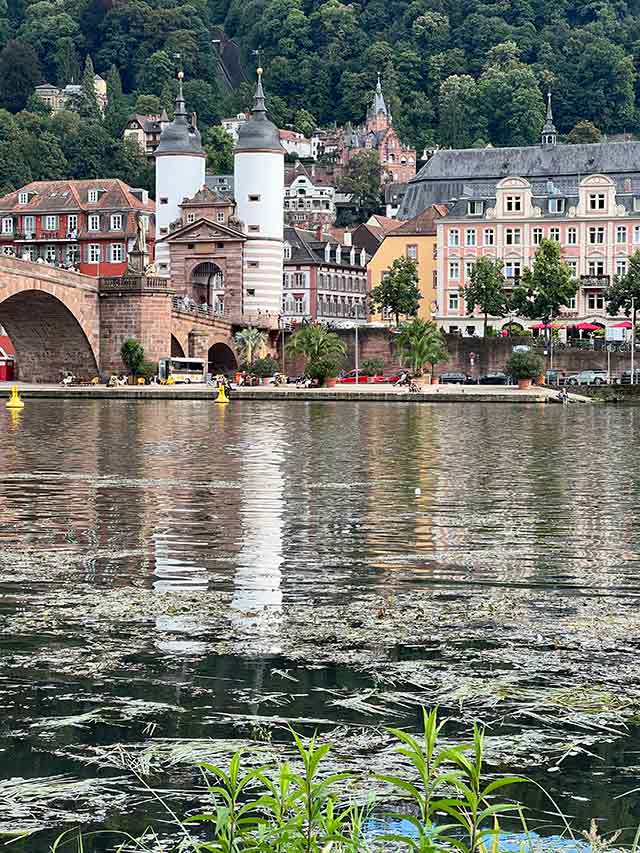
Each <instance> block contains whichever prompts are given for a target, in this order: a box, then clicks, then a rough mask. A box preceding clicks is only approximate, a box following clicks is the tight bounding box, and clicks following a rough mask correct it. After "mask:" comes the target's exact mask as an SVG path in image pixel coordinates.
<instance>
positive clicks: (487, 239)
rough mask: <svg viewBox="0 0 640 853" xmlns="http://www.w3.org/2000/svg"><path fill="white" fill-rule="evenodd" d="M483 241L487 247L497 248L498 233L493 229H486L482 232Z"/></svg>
mask: <svg viewBox="0 0 640 853" xmlns="http://www.w3.org/2000/svg"><path fill="white" fill-rule="evenodd" d="M482 241H483V243H484V245H485V246H495V242H496V232H495V231H494V229H493V228H485V229H484V231H483V232H482Z"/></svg>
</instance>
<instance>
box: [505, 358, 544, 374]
mask: <svg viewBox="0 0 640 853" xmlns="http://www.w3.org/2000/svg"><path fill="white" fill-rule="evenodd" d="M507 373H510V374H511V375H512V376H513V378H514V379H535V378H536V376H540V374H541V373H544V361H543V359H542V357H541V356H539V355H538V354H537V353H535V352H514V353H513V354H512V355H511V357H510V358H509V361H508V362H507Z"/></svg>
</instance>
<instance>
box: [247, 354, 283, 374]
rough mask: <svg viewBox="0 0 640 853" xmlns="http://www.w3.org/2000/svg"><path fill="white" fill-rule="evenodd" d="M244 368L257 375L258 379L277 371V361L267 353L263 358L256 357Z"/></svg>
mask: <svg viewBox="0 0 640 853" xmlns="http://www.w3.org/2000/svg"><path fill="white" fill-rule="evenodd" d="M246 370H247V372H248V373H252V374H253V375H254V376H259V377H260V379H265V378H266V377H267V376H273V374H274V373H277V372H278V362H277V361H276V360H275V358H271V357H270V356H268V355H267V356H265V357H264V358H257V359H256V360H255V361H254V362H253V364H250V365H248V366H247V368H246Z"/></svg>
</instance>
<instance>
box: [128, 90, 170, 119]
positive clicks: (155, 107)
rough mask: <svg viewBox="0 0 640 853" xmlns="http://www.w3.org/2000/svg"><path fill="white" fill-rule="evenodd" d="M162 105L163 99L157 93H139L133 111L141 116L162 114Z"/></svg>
mask: <svg viewBox="0 0 640 853" xmlns="http://www.w3.org/2000/svg"><path fill="white" fill-rule="evenodd" d="M162 107H163V104H162V101H161V100H160V98H159V97H158V96H157V95H138V97H137V98H136V102H135V104H134V105H133V110H132V112H134V113H137V114H138V115H141V116H147V115H160V113H161V112H162Z"/></svg>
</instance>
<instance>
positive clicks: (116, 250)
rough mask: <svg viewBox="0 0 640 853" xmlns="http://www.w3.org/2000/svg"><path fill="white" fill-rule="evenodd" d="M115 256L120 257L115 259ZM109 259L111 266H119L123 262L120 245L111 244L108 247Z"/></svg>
mask: <svg viewBox="0 0 640 853" xmlns="http://www.w3.org/2000/svg"><path fill="white" fill-rule="evenodd" d="M116 255H119V256H120V257H115V256H116ZM109 259H110V261H111V263H112V264H121V263H122V262H123V261H124V246H123V245H122V243H112V244H111V245H110V246H109Z"/></svg>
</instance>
